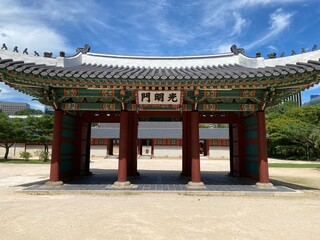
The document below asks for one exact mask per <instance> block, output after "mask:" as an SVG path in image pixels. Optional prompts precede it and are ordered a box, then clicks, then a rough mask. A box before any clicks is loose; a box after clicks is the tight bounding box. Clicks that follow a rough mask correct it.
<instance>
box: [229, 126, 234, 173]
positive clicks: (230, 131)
mask: <svg viewBox="0 0 320 240" xmlns="http://www.w3.org/2000/svg"><path fill="white" fill-rule="evenodd" d="M233 126H234V125H233V124H229V141H230V143H231V144H230V147H229V156H230V175H231V176H234V175H235V174H234V153H235V152H234V150H235V149H234V147H233V139H234V138H233Z"/></svg>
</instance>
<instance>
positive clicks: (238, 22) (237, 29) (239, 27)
mask: <svg viewBox="0 0 320 240" xmlns="http://www.w3.org/2000/svg"><path fill="white" fill-rule="evenodd" d="M233 17H234V25H233V27H232V31H231V33H230V36H234V35H240V34H241V33H242V31H243V30H244V28H245V27H247V26H248V24H249V22H248V20H246V19H245V18H243V17H242V16H241V15H240V14H239V13H237V12H234V13H233Z"/></svg>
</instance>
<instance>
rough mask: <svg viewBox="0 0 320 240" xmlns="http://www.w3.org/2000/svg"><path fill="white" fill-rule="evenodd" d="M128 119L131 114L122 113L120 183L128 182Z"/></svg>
mask: <svg viewBox="0 0 320 240" xmlns="http://www.w3.org/2000/svg"><path fill="white" fill-rule="evenodd" d="M128 117H129V114H128V112H127V111H121V113H120V143H119V164H118V182H126V181H127V148H128V146H127V145H128V141H127V139H128Z"/></svg>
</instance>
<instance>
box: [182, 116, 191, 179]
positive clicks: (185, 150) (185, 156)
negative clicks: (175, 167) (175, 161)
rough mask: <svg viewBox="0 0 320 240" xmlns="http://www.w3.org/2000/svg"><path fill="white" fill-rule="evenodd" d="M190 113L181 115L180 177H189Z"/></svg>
mask: <svg viewBox="0 0 320 240" xmlns="http://www.w3.org/2000/svg"><path fill="white" fill-rule="evenodd" d="M190 148H191V147H190V112H187V111H185V112H183V113H182V172H181V175H182V176H187V177H190V176H191V167H190V164H191V155H190Z"/></svg>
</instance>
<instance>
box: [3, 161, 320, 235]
mask: <svg viewBox="0 0 320 240" xmlns="http://www.w3.org/2000/svg"><path fill="white" fill-rule="evenodd" d="M228 166H229V165H228V162H227V161H212V160H203V161H202V165H201V167H202V169H203V170H207V171H212V169H214V171H226V170H228ZM116 167H117V160H116V159H105V160H94V161H93V162H92V168H116ZM180 167H181V161H179V160H163V159H162V160H161V159H157V160H150V159H148V160H147V159H140V160H139V169H162V170H178V169H180ZM313 170H314V169H313ZM313 170H312V169H275V168H272V169H270V175H271V177H272V178H277V179H280V180H281V178H290V177H293V176H295V177H301V178H303V179H306V178H307V179H313V180H312V182H314V183H315V184H316V185H314V186H313V187H314V188H316V187H319V189H320V186H319V182H320V181H319V175H320V174H319V171H313ZM48 173H49V165H27V164H3V163H2V164H0V222H1V224H0V233H1V234H0V239H299V240H300V239H319V235H320V228H319V224H320V197H319V195H310V194H302V195H301V194H300V195H299V196H292V197H267V196H250V197H249V196H246V197H239V196H238V197H219V196H197V195H194V196H186V195H179V194H164V193H161V194H150V193H148V194H134V195H132V194H123V195H104V196H101V195H100V196H97V195H52V196H51V195H49V196H36V195H26V194H22V193H17V192H15V191H16V190H19V189H21V187H19V186H17V185H21V184H26V183H30V182H35V181H41V180H46V179H47V178H48ZM311 173H312V174H311ZM274 176H275V177H274ZM308 181H309V180H308ZM308 181H307V183H306V181H305V182H304V184H307V185H308V184H309V183H308ZM296 184H297V183H296ZM318 191H319V190H318Z"/></svg>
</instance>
